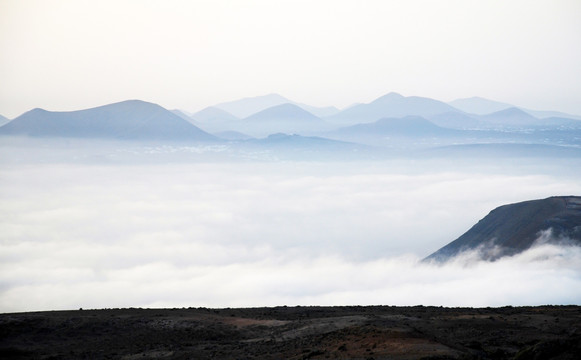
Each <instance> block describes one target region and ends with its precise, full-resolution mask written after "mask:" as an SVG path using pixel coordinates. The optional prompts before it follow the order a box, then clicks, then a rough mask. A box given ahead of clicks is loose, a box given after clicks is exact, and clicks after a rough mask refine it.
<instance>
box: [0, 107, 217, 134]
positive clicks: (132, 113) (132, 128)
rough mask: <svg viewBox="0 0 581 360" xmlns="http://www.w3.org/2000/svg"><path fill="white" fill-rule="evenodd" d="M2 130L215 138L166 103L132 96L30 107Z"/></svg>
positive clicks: (8, 132)
mask: <svg viewBox="0 0 581 360" xmlns="http://www.w3.org/2000/svg"><path fill="white" fill-rule="evenodd" d="M0 134H3V135H23V136H33V137H80V138H101V139H132V140H162V139H163V140H202V141H209V140H216V137H214V136H213V135H210V134H208V133H206V132H204V131H202V130H201V129H199V128H197V127H196V126H194V125H192V124H190V123H189V122H187V121H186V120H184V119H182V118H181V117H179V116H177V115H176V114H174V113H172V112H171V111H169V110H166V109H164V108H163V107H161V106H159V105H156V104H152V103H148V102H144V101H140V100H129V101H123V102H119V103H115V104H110V105H104V106H100V107H96V108H92V109H86V110H79V111H69V112H52V111H46V110H43V109H34V110H31V111H28V112H26V113H24V114H22V115H21V116H19V117H17V118H16V119H14V120H12V121H11V122H9V123H8V124H6V125H4V126H2V127H0Z"/></svg>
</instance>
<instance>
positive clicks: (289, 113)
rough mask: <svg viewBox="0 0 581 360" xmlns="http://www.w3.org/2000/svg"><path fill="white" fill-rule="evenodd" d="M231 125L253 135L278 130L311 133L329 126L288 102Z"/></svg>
mask: <svg viewBox="0 0 581 360" xmlns="http://www.w3.org/2000/svg"><path fill="white" fill-rule="evenodd" d="M232 125H233V128H232V129H233V130H236V131H240V132H243V133H246V134H250V135H253V136H266V135H269V134H273V133H280V132H283V133H313V132H318V131H323V130H328V129H329V126H328V125H327V124H326V123H325V122H324V121H323V120H321V119H320V118H318V117H317V116H315V115H313V114H311V113H309V112H308V111H305V110H303V109H302V108H300V107H299V106H297V105H293V104H288V103H286V104H281V105H277V106H273V107H270V108H268V109H265V110H262V111H260V112H258V113H256V114H253V115H251V116H249V117H247V118H244V119H242V120H240V121H238V122H236V123H235V124H232Z"/></svg>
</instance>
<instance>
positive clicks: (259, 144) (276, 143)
mask: <svg viewBox="0 0 581 360" xmlns="http://www.w3.org/2000/svg"><path fill="white" fill-rule="evenodd" d="M236 145H237V147H238V148H239V149H242V150H244V153H245V154H246V156H251V157H252V156H254V157H255V158H260V159H294V160H301V161H312V160H329V161H346V160H358V159H370V158H383V157H384V154H383V152H382V151H381V150H379V149H376V148H374V147H370V146H366V145H361V144H354V143H350V142H345V141H337V140H331V139H326V138H322V137H317V136H302V135H296V134H292V135H289V134H284V133H275V134H271V135H269V136H267V137H265V138H261V139H252V140H247V141H244V142H240V143H238V144H236ZM252 154H254V155H252Z"/></svg>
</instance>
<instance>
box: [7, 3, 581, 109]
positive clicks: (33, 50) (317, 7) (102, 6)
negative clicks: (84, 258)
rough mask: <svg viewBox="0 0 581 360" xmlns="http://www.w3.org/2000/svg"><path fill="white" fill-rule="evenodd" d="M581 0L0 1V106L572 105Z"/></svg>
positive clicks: (579, 94)
mask: <svg viewBox="0 0 581 360" xmlns="http://www.w3.org/2000/svg"><path fill="white" fill-rule="evenodd" d="M580 16H581V2H579V1H577V0H543V1H537V0H527V1H524V0H523V1H520V0H515V1H473V0H461V1H421V0H411V1H379V0H377V1H374V0H368V1H345V0H333V1H331V0H320V1H301V0H297V1H277V0H274V1H273V0H249V1H226V0H208V1H201V0H198V1H179V0H170V1H148V0H140V1H127V0H114V1H112V0H102V1H92V0H91V1H85V0H0V54H2V55H1V56H0V79H1V80H0V114H2V115H4V116H6V117H8V118H14V117H16V116H18V115H20V114H22V113H23V112H25V111H28V110H30V109H32V108H36V107H41V108H45V109H47V110H55V111H58V110H62V111H66V110H78V109H83V108H88V107H94V106H99V105H103V104H107V103H112V102H117V101H123V100H127V99H141V100H145V101H150V102H154V103H158V104H160V105H162V106H164V107H166V108H169V109H174V108H179V109H183V110H187V111H197V110H200V109H202V108H204V107H206V106H210V105H214V104H216V103H219V102H223V101H230V100H236V99H239V98H242V97H250V96H258V95H264V94H268V93H279V94H281V95H283V96H285V97H288V98H290V99H292V100H294V101H298V102H302V103H307V104H311V105H315V106H330V105H334V106H337V107H346V106H349V105H351V104H352V103H356V102H369V101H372V100H373V99H375V98H377V97H379V96H381V95H384V94H386V93H388V92H392V91H394V92H399V93H401V94H403V95H406V96H412V95H416V96H426V97H431V98H435V99H439V100H443V101H451V100H454V99H457V98H464V97H471V96H481V97H485V98H489V99H493V100H498V101H503V102H508V103H511V104H514V105H517V106H523V107H526V108H530V109H536V110H560V111H565V112H569V113H573V114H581V66H579V64H581V22H580V21H578V19H579V17H580Z"/></svg>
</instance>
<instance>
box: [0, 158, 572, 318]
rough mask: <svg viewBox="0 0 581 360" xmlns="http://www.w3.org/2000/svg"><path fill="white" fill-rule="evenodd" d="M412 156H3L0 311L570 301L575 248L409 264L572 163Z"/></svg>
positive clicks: (563, 176) (557, 179)
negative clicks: (86, 161)
mask: <svg viewBox="0 0 581 360" xmlns="http://www.w3.org/2000/svg"><path fill="white" fill-rule="evenodd" d="M424 165H426V164H422V166H421V168H422V169H424V170H422V171H417V169H418V164H413V167H407V165H405V164H403V165H402V163H395V162H394V163H379V162H378V163H367V164H348V165H347V164H339V163H335V164H329V163H327V164H321V163H296V162H295V163H293V162H291V163H269V164H264V163H262V164H261V163H248V164H193V163H190V164H174V165H159V164H157V165H135V166H130V165H75V166H73V165H66V164H45V165H34V166H33V165H6V166H3V167H2V169H1V171H0V198H1V200H2V201H1V202H0V234H2V235H1V237H0V264H1V265H0V311H4V312H5V311H21V310H43V309H67V308H78V307H84V308H91V307H128V306H144V307H145V306H155V307H158V306H164V307H165V306H170V307H171V306H208V307H222V306H263V305H282V304H287V305H296V304H301V305H311V304H320V305H324V304H332V305H339V304H362V305H364V304H393V305H414V304H424V305H450V306H455V305H466V306H487V305H506V304H512V305H522V304H544V303H581V290H575V289H581V266H580V265H578V264H581V261H579V260H581V256H580V255H581V254H580V252H579V249H578V248H568V247H561V248H556V247H552V246H549V245H542V246H540V247H537V248H535V249H532V250H531V251H529V252H527V253H525V254H522V255H519V256H517V257H513V258H510V259H505V260H502V261H498V262H495V263H476V264H472V263H467V262H466V261H464V262H462V261H459V262H455V263H451V264H448V265H446V266H434V265H427V264H420V263H418V259H419V258H422V257H424V256H426V255H428V254H429V253H431V252H432V251H434V250H436V249H437V248H439V247H441V246H443V245H445V244H446V243H448V242H449V241H452V240H454V239H455V238H456V237H458V236H459V235H461V234H462V233H463V232H465V231H466V230H468V228H469V227H470V226H472V225H473V224H474V223H475V222H477V221H478V220H479V219H481V218H482V217H484V216H485V215H486V214H487V213H488V211H490V210H492V209H493V208H494V207H496V206H499V205H501V204H505V203H510V202H516V201H522V200H526V199H534V198H543V197H547V196H551V195H564V194H574V193H577V194H579V193H581V184H579V182H578V180H577V177H576V176H574V174H570V173H567V172H566V171H563V172H562V173H555V174H551V175H546V174H540V175H539V172H536V171H533V170H531V169H529V168H525V169H523V168H522V167H518V169H517V168H515V169H512V170H511V171H506V170H503V171H498V169H496V170H490V169H488V170H487V171H486V172H482V171H474V170H470V169H463V170H458V169H452V168H442V167H438V166H435V167H434V168H430V169H426V168H425V166H424ZM432 165H434V164H432ZM413 169H416V170H413Z"/></svg>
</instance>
